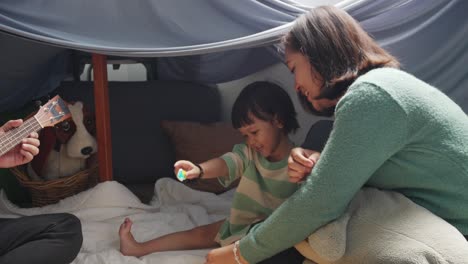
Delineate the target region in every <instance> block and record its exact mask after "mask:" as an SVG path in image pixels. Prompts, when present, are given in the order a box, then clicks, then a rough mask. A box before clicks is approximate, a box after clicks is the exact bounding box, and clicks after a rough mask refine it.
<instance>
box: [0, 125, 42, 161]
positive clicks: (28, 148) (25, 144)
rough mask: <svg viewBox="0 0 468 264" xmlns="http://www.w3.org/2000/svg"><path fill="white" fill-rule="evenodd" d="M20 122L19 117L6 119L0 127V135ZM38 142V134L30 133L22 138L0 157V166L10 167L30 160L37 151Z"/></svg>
mask: <svg viewBox="0 0 468 264" xmlns="http://www.w3.org/2000/svg"><path fill="white" fill-rule="evenodd" d="M21 124H23V120H21V119H17V120H10V121H8V122H7V123H5V124H4V125H3V126H2V127H0V135H3V134H4V133H5V132H7V131H8V130H10V129H12V128H15V127H19V126H20V125H21ZM39 144H40V142H39V139H38V134H37V133H36V132H33V133H31V134H30V135H29V137H28V138H25V139H23V140H22V141H21V143H20V144H18V145H17V146H15V147H14V148H13V149H11V150H10V151H8V152H7V153H5V154H3V155H2V156H1V157H0V168H10V167H14V166H18V165H22V164H25V163H28V162H30V161H31V160H32V159H33V157H34V156H35V155H37V154H38V153H39Z"/></svg>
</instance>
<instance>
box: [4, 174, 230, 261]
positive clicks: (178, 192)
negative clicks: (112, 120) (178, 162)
mask: <svg viewBox="0 0 468 264" xmlns="http://www.w3.org/2000/svg"><path fill="white" fill-rule="evenodd" d="M155 193H156V196H155V198H154V199H153V201H152V202H151V205H146V204H143V203H141V202H140V200H139V199H138V198H137V197H136V196H135V195H134V194H133V193H132V192H131V191H129V190H128V189H127V188H126V187H124V186H123V185H121V184H119V183H117V182H113V181H111V182H104V183H101V184H99V185H97V186H96V187H94V188H92V189H90V190H88V191H85V192H82V193H80V194H78V195H75V196H73V197H69V198H66V199H64V200H62V201H60V202H59V203H57V204H54V205H49V206H45V207H41V208H29V209H24V208H18V207H17V206H16V205H14V204H12V203H11V202H10V201H9V200H8V199H7V198H6V195H5V193H4V192H3V191H2V192H1V193H0V218H7V217H19V216H25V215H36V214H44V213H59V212H60V213H61V212H67V213H72V214H74V215H76V216H77V217H78V218H79V219H80V220H81V222H82V228H83V246H82V248H81V251H80V253H79V254H78V256H77V258H76V259H75V260H74V261H73V262H72V263H73V264H101V263H102V264H104V263H115V264H119V263H121V264H124V263H129V264H130V263H131V264H140V263H161V264H166V263H167V264H178V263H181V264H182V263H184V264H185V263H204V260H205V255H206V254H207V253H208V251H209V250H208V249H207V250H190V251H172V252H161V253H154V254H150V255H147V256H144V257H142V258H136V257H126V256H123V255H122V254H121V253H120V251H119V236H118V230H119V226H120V224H121V223H122V222H123V220H124V218H125V217H130V219H132V221H133V222H134V225H133V228H132V232H133V235H134V236H135V239H136V240H137V241H146V240H149V239H152V238H155V237H158V236H161V235H165V234H168V233H172V232H175V231H181V230H185V229H190V228H193V227H194V226H197V225H202V224H208V223H211V222H213V221H217V220H220V219H224V218H226V217H227V215H228V214H229V207H230V203H231V196H232V191H231V192H228V193H225V194H223V195H221V196H217V195H214V194H211V193H205V192H199V191H195V190H192V189H190V188H188V187H186V186H184V185H182V184H180V183H178V182H176V181H174V180H171V179H162V180H159V181H158V182H157V183H156V185H155Z"/></svg>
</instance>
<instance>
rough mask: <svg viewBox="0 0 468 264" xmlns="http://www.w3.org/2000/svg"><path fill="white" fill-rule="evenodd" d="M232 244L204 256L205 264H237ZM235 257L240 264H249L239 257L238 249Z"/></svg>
mask: <svg viewBox="0 0 468 264" xmlns="http://www.w3.org/2000/svg"><path fill="white" fill-rule="evenodd" d="M233 249H234V244H230V245H227V246H224V247H220V248H216V249H213V250H211V251H210V252H209V253H208V255H206V260H205V264H238V263H237V262H236V259H235V258H234V251H233ZM237 256H238V257H239V261H240V263H242V264H249V263H248V262H247V261H246V260H245V259H244V258H243V257H242V255H241V252H240V250H239V248H237Z"/></svg>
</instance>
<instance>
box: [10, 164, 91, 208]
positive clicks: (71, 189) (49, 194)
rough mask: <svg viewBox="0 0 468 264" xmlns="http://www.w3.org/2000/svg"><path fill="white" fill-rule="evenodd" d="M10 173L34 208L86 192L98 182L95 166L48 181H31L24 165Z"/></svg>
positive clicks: (12, 169)
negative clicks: (26, 190)
mask: <svg viewBox="0 0 468 264" xmlns="http://www.w3.org/2000/svg"><path fill="white" fill-rule="evenodd" d="M10 171H11V172H12V173H13V174H14V175H15V176H16V178H17V179H18V181H19V183H20V184H21V185H22V186H24V187H25V188H27V189H28V190H29V192H30V193H31V199H32V205H33V206H35V207H38V206H44V205H48V204H53V203H57V202H58V201H60V200H61V199H63V198H66V197H69V196H72V195H74V194H77V193H79V192H82V191H84V190H87V189H88V188H90V187H92V186H94V185H96V184H97V181H98V177H97V174H98V173H97V172H98V166H97V164H95V165H93V166H92V167H90V168H88V169H84V170H82V171H79V172H78V173H76V174H73V175H71V176H68V177H64V178H59V179H55V180H48V181H32V180H31V179H30V178H29V176H28V174H27V172H26V165H22V166H17V167H14V168H11V169H10Z"/></svg>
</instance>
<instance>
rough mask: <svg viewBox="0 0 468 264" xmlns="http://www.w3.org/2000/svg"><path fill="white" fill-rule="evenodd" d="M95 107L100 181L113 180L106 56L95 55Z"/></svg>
mask: <svg viewBox="0 0 468 264" xmlns="http://www.w3.org/2000/svg"><path fill="white" fill-rule="evenodd" d="M93 72H94V74H93V76H94V105H95V112H96V113H95V115H96V134H97V135H96V136H97V143H98V160H99V180H100V181H101V182H103V181H111V180H112V141H111V129H110V111H109V86H108V82H107V62H106V56H105V55H101V54H94V53H93Z"/></svg>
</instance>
